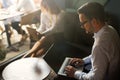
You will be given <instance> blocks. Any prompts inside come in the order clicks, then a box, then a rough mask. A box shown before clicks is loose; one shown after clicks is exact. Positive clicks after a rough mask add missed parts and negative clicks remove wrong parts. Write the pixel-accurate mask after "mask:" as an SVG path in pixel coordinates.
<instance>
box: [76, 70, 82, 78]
mask: <svg viewBox="0 0 120 80" xmlns="http://www.w3.org/2000/svg"><path fill="white" fill-rule="evenodd" d="M82 75H83V72H82V71H76V72H75V73H74V78H76V79H81V77H82Z"/></svg>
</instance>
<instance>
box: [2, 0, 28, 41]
mask: <svg viewBox="0 0 120 80" xmlns="http://www.w3.org/2000/svg"><path fill="white" fill-rule="evenodd" d="M0 2H1V3H2V8H3V9H5V10H8V11H9V12H15V10H16V4H17V0H0ZM20 20H21V18H20V16H16V17H13V18H9V19H6V20H5V21H4V25H5V28H6V29H8V30H9V34H8V37H10V36H11V31H10V28H9V25H10V24H11V26H12V27H13V28H14V29H15V30H16V31H17V32H18V34H21V35H22V38H21V40H20V41H24V40H26V38H27V35H26V32H25V31H24V30H23V29H22V28H21V26H20V25H19V22H20ZM9 23H10V24H9Z"/></svg>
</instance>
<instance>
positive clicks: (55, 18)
mask: <svg viewBox="0 0 120 80" xmlns="http://www.w3.org/2000/svg"><path fill="white" fill-rule="evenodd" d="M63 16H64V12H61V13H59V14H58V15H50V14H49V13H43V12H41V20H40V21H41V22H40V27H39V28H38V29H37V31H38V32H40V33H41V34H45V35H47V34H53V33H56V32H63V31H64V20H63Z"/></svg>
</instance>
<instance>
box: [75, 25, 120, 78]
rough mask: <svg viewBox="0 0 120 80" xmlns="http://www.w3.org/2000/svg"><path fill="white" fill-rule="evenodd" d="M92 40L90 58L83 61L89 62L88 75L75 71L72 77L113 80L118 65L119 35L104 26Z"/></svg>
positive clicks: (119, 55) (107, 26) (119, 58)
mask: <svg viewBox="0 0 120 80" xmlns="http://www.w3.org/2000/svg"><path fill="white" fill-rule="evenodd" d="M94 39H95V41H94V45H93V47H92V52H91V57H87V58H85V59H84V61H85V62H89V60H91V64H92V69H91V70H90V72H89V73H84V72H79V71H76V72H75V74H74V76H75V78H77V79H79V80H114V78H115V76H116V74H117V73H116V72H117V71H118V69H119V64H120V38H119V35H118V34H117V32H116V31H115V29H114V28H113V27H112V26H109V25H105V26H104V27H102V28H101V29H100V30H99V31H98V32H97V33H94ZM90 58H91V59H90ZM86 60H87V61H86Z"/></svg>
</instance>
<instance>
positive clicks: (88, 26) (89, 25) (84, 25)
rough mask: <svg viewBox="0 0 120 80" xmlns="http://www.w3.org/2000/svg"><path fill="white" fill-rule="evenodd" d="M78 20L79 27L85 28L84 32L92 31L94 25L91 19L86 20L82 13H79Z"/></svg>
mask: <svg viewBox="0 0 120 80" xmlns="http://www.w3.org/2000/svg"><path fill="white" fill-rule="evenodd" d="M79 20H80V24H81V27H82V28H84V29H85V31H86V33H89V32H90V33H93V32H94V27H93V25H92V23H91V20H88V19H87V18H86V17H85V15H84V14H79Z"/></svg>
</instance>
